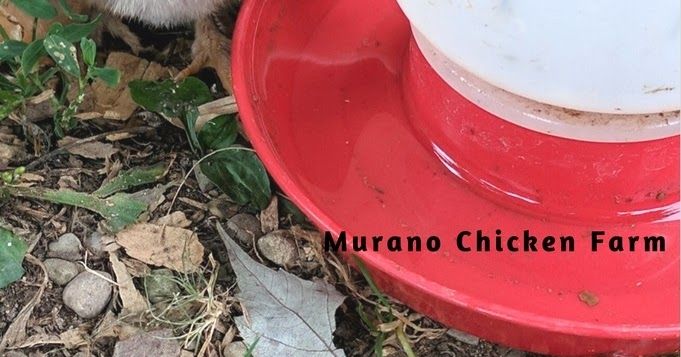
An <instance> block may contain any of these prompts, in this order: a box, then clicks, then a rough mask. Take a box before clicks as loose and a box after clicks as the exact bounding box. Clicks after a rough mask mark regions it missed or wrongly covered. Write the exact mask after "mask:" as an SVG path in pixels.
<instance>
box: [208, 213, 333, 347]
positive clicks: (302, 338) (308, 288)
mask: <svg viewBox="0 0 681 357" xmlns="http://www.w3.org/2000/svg"><path fill="white" fill-rule="evenodd" d="M217 229H218V233H219V234H220V237H221V238H222V240H223V242H224V243H225V245H226V246H227V253H228V255H229V260H230V262H231V264H232V268H233V269H234V273H235V274H236V279H237V285H238V286H239V293H238V294H236V297H237V298H239V300H240V301H241V305H242V306H243V307H244V316H239V317H235V318H234V321H235V322H236V325H237V328H238V329H239V332H240V333H241V337H242V338H243V339H244V340H245V342H246V344H247V345H248V346H253V345H255V347H254V350H253V355H254V356H317V357H322V356H337V357H340V356H345V353H344V352H343V350H341V349H338V348H336V347H335V346H334V344H333V331H334V330H335V329H336V319H335V313H336V309H338V307H339V306H340V305H341V304H342V303H343V300H345V297H344V296H343V295H341V294H340V293H339V292H338V291H336V289H335V288H334V287H333V286H331V285H329V284H327V283H325V282H323V281H314V282H313V281H308V280H303V279H300V278H298V277H297V276H295V275H293V274H290V273H287V272H285V271H283V270H279V271H275V270H272V269H270V268H268V267H266V266H264V265H261V264H259V263H257V262H256V261H254V260H253V259H251V258H250V257H249V256H248V254H246V253H245V252H244V251H243V250H241V248H240V247H239V245H237V244H236V243H235V242H234V240H232V238H231V237H229V235H228V234H227V233H226V232H225V230H224V229H223V228H222V226H220V225H218V226H217ZM246 316H247V317H248V318H247V317H246Z"/></svg>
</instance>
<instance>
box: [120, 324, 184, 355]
mask: <svg viewBox="0 0 681 357" xmlns="http://www.w3.org/2000/svg"><path fill="white" fill-rule="evenodd" d="M172 337H173V333H172V332H171V331H170V330H167V329H166V330H158V331H152V332H145V333H142V334H139V335H135V336H132V337H130V338H128V339H127V340H123V341H118V342H116V346H115V347H114V352H113V357H147V356H154V357H177V356H180V353H181V347H182V346H181V344H180V341H178V340H176V339H173V338H172Z"/></svg>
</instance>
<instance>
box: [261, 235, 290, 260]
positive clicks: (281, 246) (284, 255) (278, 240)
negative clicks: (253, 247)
mask: <svg viewBox="0 0 681 357" xmlns="http://www.w3.org/2000/svg"><path fill="white" fill-rule="evenodd" d="M258 250H259V251H260V254H262V255H263V256H264V257H265V258H267V259H268V260H269V261H271V262H272V263H274V264H277V265H279V266H287V265H290V264H291V263H293V262H294V261H295V260H296V258H298V247H296V243H295V242H294V241H293V237H292V235H291V233H290V232H288V231H285V230H278V231H274V232H271V233H268V234H266V235H265V236H263V237H261V238H260V239H258Z"/></svg>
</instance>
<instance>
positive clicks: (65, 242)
mask: <svg viewBox="0 0 681 357" xmlns="http://www.w3.org/2000/svg"><path fill="white" fill-rule="evenodd" d="M81 249H82V245H81V244H80V239H78V237H76V235H75V234H73V233H66V234H64V235H62V236H61V237H59V239H57V240H56V241H54V242H52V243H50V244H49V245H48V248H47V256H48V257H50V258H60V259H65V260H71V261H76V260H81V259H83V256H82V255H81V254H80V250H81Z"/></svg>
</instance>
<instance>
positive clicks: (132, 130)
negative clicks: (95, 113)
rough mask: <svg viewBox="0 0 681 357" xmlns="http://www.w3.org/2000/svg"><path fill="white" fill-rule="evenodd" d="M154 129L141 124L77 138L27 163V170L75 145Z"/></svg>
mask: <svg viewBox="0 0 681 357" xmlns="http://www.w3.org/2000/svg"><path fill="white" fill-rule="evenodd" d="M151 130H153V128H150V127H147V126H140V127H136V128H128V129H121V130H115V131H110V132H108V133H101V134H97V135H94V136H90V137H87V138H84V139H80V140H76V141H74V142H72V143H69V144H66V145H64V146H62V147H60V148H56V149H54V150H52V151H51V152H49V153H47V154H45V155H42V156H41V157H39V158H37V159H35V160H33V161H32V162H31V163H30V164H28V165H26V170H29V171H30V170H34V169H35V168H36V167H38V165H40V164H42V163H44V162H46V161H48V160H50V159H52V158H53V157H55V156H57V155H61V154H63V153H66V152H67V151H68V150H69V149H72V148H74V147H77V146H80V145H84V144H87V143H90V142H93V141H97V140H101V139H104V138H106V137H107V136H109V135H118V134H142V133H146V132H149V131H151Z"/></svg>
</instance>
